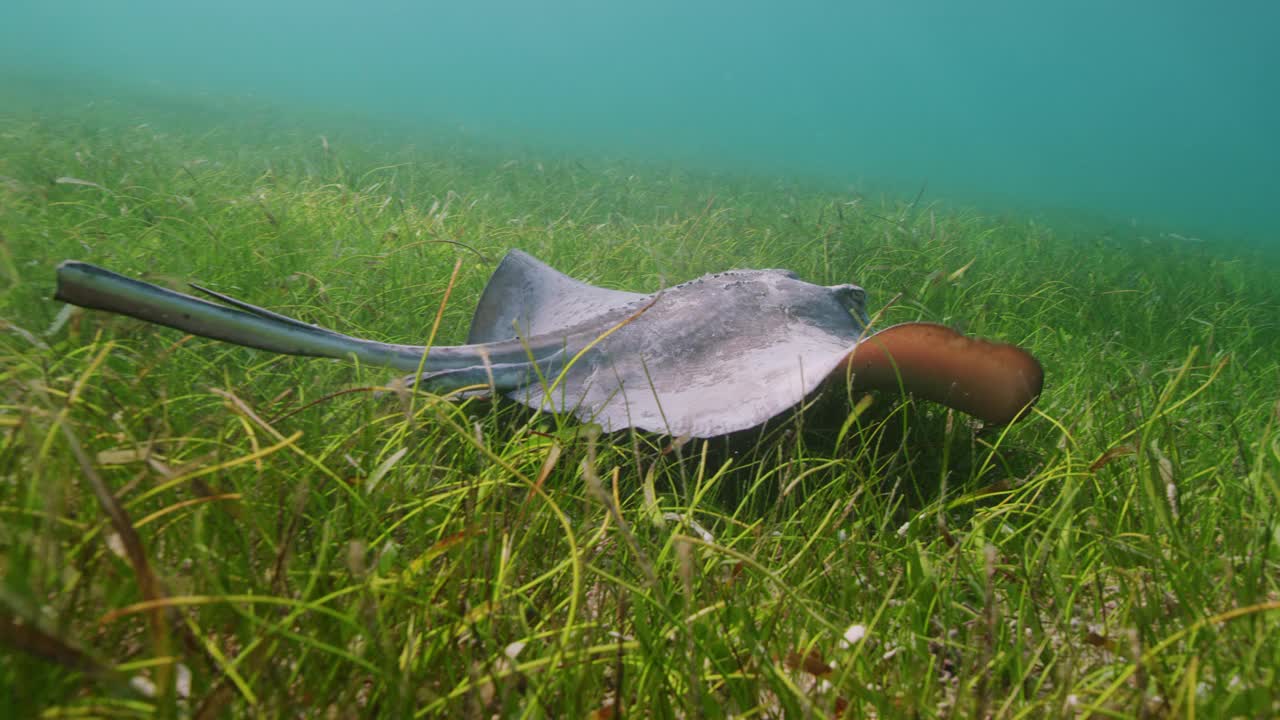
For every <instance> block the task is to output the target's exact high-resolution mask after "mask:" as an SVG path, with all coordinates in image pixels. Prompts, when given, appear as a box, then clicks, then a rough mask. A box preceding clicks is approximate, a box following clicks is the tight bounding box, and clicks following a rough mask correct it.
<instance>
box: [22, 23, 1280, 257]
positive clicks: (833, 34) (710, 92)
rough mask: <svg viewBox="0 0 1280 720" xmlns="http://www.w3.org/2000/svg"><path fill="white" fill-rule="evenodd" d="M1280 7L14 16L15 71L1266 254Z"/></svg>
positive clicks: (1278, 106)
mask: <svg viewBox="0 0 1280 720" xmlns="http://www.w3.org/2000/svg"><path fill="white" fill-rule="evenodd" d="M1277 7H1278V6H1276V5H1275V4H1274V3H1268V2H1262V1H1260V0H1256V1H1255V0H1248V1H1245V2H1234V3H1228V4H1221V3H1208V2H1190V1H1185V2H1173V3H1169V2H1154V1H1153V0H1139V1H1135V2H1126V3H1111V2H1102V1H1100V0H1086V1H1085V2H1071V3H1066V2H1050V3H1019V2H1012V1H1007V0H977V1H976V2H966V3H961V4H955V3H946V2H939V1H937V0H928V1H921V0H912V1H911V2H905V3H869V2H858V3H825V2H815V1H812V0H805V1H804V2H798V3H757V2H746V3H741V2H725V1H719V0H718V1H715V2H705V3H695V4H690V3H678V2H668V1H666V0H659V1H657V2H645V3H620V2H605V3H595V2H578V1H572V0H549V1H547V2H538V3H517V2H510V1H506V0H479V1H476V2H465V3H458V2H453V3H439V2H427V3H408V2H391V1H388V0H375V1H373V2H362V3H345V2H335V1H334V0H320V1H319V2H316V1H308V2H297V1H296V0H277V1H275V2H257V1H254V2H250V1H248V0H227V1H226V2H219V3H199V4H197V3H170V2H158V1H153V0H140V1H137V2H130V3H99V2H91V1H88V0H72V1H71V2H61V3H47V2H37V1H35V0H11V2H9V3H6V10H5V18H4V21H3V22H2V23H0V68H7V69H10V70H14V69H28V70H29V69H34V68H38V69H39V70H40V71H41V72H44V73H50V74H52V76H54V77H56V76H58V74H59V73H70V72H80V73H83V72H90V73H92V76H93V78H94V82H95V84H96V85H99V86H103V85H106V84H110V83H114V82H120V81H125V82H131V83H151V84H154V85H156V86H159V87H162V88H164V89H165V90H166V91H167V92H170V93H171V94H173V95H175V96H180V95H182V94H184V93H187V94H190V95H192V96H194V95H197V94H201V93H215V94H218V95H222V96H237V97H239V96H245V95H255V96H257V97H259V98H262V99H267V100H270V101H272V102H277V103H281V104H284V105H287V106H293V107H296V108H309V109H313V110H319V111H340V112H347V111H353V110H357V111H360V112H363V113H367V114H369V115H370V116H375V117H382V118H387V119H391V118H395V119H398V120H399V121H402V122H407V123H409V124H419V125H424V124H431V125H436V126H439V125H447V126H450V127H454V128H458V127H465V128H467V129H468V130H469V131H471V132H474V133H476V134H477V135H478V136H479V137H481V138H483V139H485V140H487V141H490V142H519V143H531V144H533V145H536V146H541V147H560V148H563V149H567V150H569V151H571V152H573V153H576V154H584V153H585V154H603V155H615V156H624V157H632V158H645V159H659V160H675V161H677V162H679V163H681V164H683V165H688V166H692V167H700V168H705V169H716V170H726V169H729V170H749V171H753V172H762V173H769V174H778V175H783V176H786V177H789V178H799V179H809V180H815V181H819V182H822V183H825V184H827V185H828V186H829V187H831V188H833V189H847V188H853V189H859V190H864V191H865V190H869V189H883V188H891V189H894V190H896V191H897V192H899V193H900V194H903V195H906V196H908V197H910V196H913V195H914V194H916V193H917V192H919V191H920V190H921V189H924V191H925V193H926V196H927V197H929V198H931V199H935V198H945V199H958V200H961V201H964V202H970V203H974V202H980V203H983V204H985V205H987V206H989V207H998V208H1010V207H1016V208H1022V209H1027V210H1036V211H1044V210H1052V211H1055V212H1056V211H1088V212H1092V213H1100V214H1105V215H1108V216H1112V217H1115V218H1118V219H1120V220H1122V221H1130V220H1132V221H1136V222H1138V223H1139V224H1141V223H1150V224H1153V225H1156V226H1159V227H1162V228H1164V229H1166V230H1170V231H1176V232H1179V233H1180V234H1184V235H1197V234H1202V235H1205V236H1206V237H1207V238H1209V239H1214V238H1220V237H1223V236H1227V235H1236V236H1242V235H1243V236H1248V237H1250V238H1252V239H1253V240H1254V241H1256V242H1268V241H1271V239H1272V238H1274V236H1275V233H1274V228H1275V220H1274V212H1273V210H1272V204H1273V202H1274V198H1275V197H1276V196H1277V194H1278V193H1280V182H1278V180H1277V171H1276V168H1277V167H1280V149H1278V148H1280V144H1278V143H1277V140H1276V133H1275V128H1276V127H1280V100H1278V99H1277V98H1278V97H1280V96H1278V95H1277V93H1276V92H1275V90H1274V78H1275V77H1276V73H1277V70H1280V51H1277V50H1276V48H1275V44H1274V41H1273V40H1274V38H1273V32H1274V28H1275V27H1276V26H1277V21H1278V20H1280V10H1277ZM49 92H50V93H51V94H54V93H57V92H59V90H58V89H57V88H54V87H51V88H50V90H49Z"/></svg>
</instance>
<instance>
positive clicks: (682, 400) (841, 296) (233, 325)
mask: <svg viewBox="0 0 1280 720" xmlns="http://www.w3.org/2000/svg"><path fill="white" fill-rule="evenodd" d="M192 287H194V288H195V289H197V290H199V291H200V292H203V293H204V294H205V295H208V296H210V297H212V298H213V299H215V300H217V301H219V302H210V301H209V300H205V299H202V298H197V297H193V296H191V295H187V294H185V293H180V292H175V291H173V290H169V289H166V288H162V287H158V286H156V285H152V284H151V283H147V282H143V281H141V280H135V279H133V278H128V277H125V276H123V275H119V274H117V273H114V272H111V271H109V270H105V269H103V268H100V267H97V266H94V265H90V264H87V263H82V262H76V261H71V260H68V261H66V262H64V263H62V264H61V265H60V266H59V267H58V291H57V294H56V298H57V299H59V300H64V301H66V302H69V303H73V304H76V305H80V306H83V307H88V308H95V309H98V310H106V311H108V312H113V313H119V314H122V315H129V316H132V317H136V318H139V319H142V320H146V321H148V322H153V323H158V324H161V325H166V326H168V327H172V328H177V329H179V330H182V331H184V332H189V333H193V334H196V335H201V336H204V337H208V338H213V339H216V340H224V341H227V342H232V343H236V344H238V345H244V346H247V347H253V348H258V349H261V350H267V351H271V352H277V353H285V354H290V355H308V356H315V357H331V358H345V359H349V358H356V359H358V360H360V361H361V362H364V363H368V364H373V365H381V366H386V367H392V368H396V369H399V370H402V371H406V372H412V373H414V375H413V376H411V379H412V381H413V382H414V383H415V384H417V385H418V386H419V387H424V388H427V389H429V390H435V391H440V392H445V391H455V390H460V389H464V388H471V389H475V388H476V387H486V386H487V387H488V388H490V389H491V390H493V391H496V392H501V393H505V394H506V395H507V396H508V397H510V398H512V399H513V400H516V401H517V402H521V403H524V404H526V405H528V406H530V407H533V408H535V409H538V410H545V411H550V412H556V413H573V414H574V415H575V416H577V417H578V418H580V419H582V420H584V421H587V422H595V423H599V424H600V425H601V426H603V427H604V429H605V430H608V431H616V430H623V429H626V428H632V427H634V428H640V429H642V430H648V431H652V432H659V433H668V434H671V435H677V436H686V437H714V436H717V435H724V434H727V433H731V432H735V431H738V430H745V429H748V428H753V427H755V426H757V425H760V424H761V423H764V422H765V421H766V420H769V419H770V418H773V417H775V416H777V415H780V414H782V413H784V412H786V411H788V410H790V409H791V408H793V407H795V406H797V405H798V404H800V403H801V402H802V401H803V400H804V398H805V396H807V395H809V394H810V393H811V392H813V391H814V390H815V389H816V388H817V387H818V385H820V384H821V383H822V382H823V381H824V380H826V379H827V378H828V377H831V376H833V375H837V374H843V373H849V374H850V376H851V377H854V379H855V383H854V387H855V388H858V389H877V390H889V391H895V390H896V391H900V392H907V393H912V394H915V395H918V396H920V397H923V398H926V399H929V400H932V401H934V402H939V403H942V404H944V405H947V406H949V407H953V408H955V409H958V410H960V411H962V412H966V413H970V414H972V415H975V416H976V417H980V418H983V419H984V420H987V421H989V422H995V423H1008V422H1013V421H1014V420H1016V419H1017V418H1019V417H1021V416H1023V415H1024V414H1025V412H1026V411H1027V410H1028V409H1029V408H1030V406H1031V404H1032V403H1034V402H1035V399H1036V398H1037V397H1038V396H1039V393H1040V389H1041V387H1042V385H1043V380H1044V377H1043V371H1042V369H1041V368H1040V364H1039V362H1038V361H1037V360H1036V359H1035V358H1034V357H1033V356H1032V355H1030V354H1029V353H1027V352H1025V351H1023V350H1022V349H1020V348H1017V347H1015V346H1012V345H1006V344H1003V343H994V342H990V341H986V340H982V339H980V338H965V337H963V336H961V335H960V334H959V333H957V332H955V331H954V330H951V329H949V328H945V327H943V326H940V325H933V324H930V323H904V324H902V325H897V326H894V327H891V328H887V329H885V330H882V331H880V332H878V333H875V334H869V333H868V331H867V325H868V318H867V311H866V294H865V293H864V292H863V290H862V288H859V287H857V286H855V285H836V286H832V287H824V286H821V285H814V284H812V283H807V282H804V281H803V280H800V279H799V278H798V277H797V276H796V275H795V274H794V273H792V272H789V271H786V270H731V271H728V272H722V273H716V274H713V275H706V276H703V277H700V278H698V279H696V280H692V281H690V282H686V283H683V284H680V285H676V286H675V287H671V288H666V289H664V290H661V291H659V292H657V293H654V294H648V295H646V294H640V293H631V292H623V291H618V290H609V289H605V288H599V287H594V286H592V285H588V284H586V283H583V282H580V281H578V280H574V279H573V278H570V277H568V276H566V275H564V274H562V273H560V272H557V271H556V270H554V269H552V268H551V267H549V266H547V265H545V264H543V263H541V262H539V261H538V260H535V259H534V258H533V257H531V256H529V255H526V254H525V253H523V252H520V251H518V250H512V251H511V252H510V253H508V254H507V256H506V257H505V258H504V259H503V261H502V263H501V264H500V265H499V266H498V269H497V270H496V271H494V274H493V276H492V277H491V278H490V280H489V284H488V285H487V286H486V288H485V291H484V294H483V295H482V297H481V299H480V303H479V306H478V307H477V308H476V312H475V315H474V317H473V318H472V323H471V330H470V335H469V337H468V343H467V344H466V345H456V346H433V347H422V346H417V345H394V344H388V343H381V342H375V341H372V340H364V339H361V338H355V337H351V336H348V335H343V334H341V333H338V332H335V331H333V330H329V329H326V328H322V327H318V326H315V325H310V324H307V323H304V322H300V321H298V320H294V319H293V318H289V317H285V316H283V315H280V314H277V313H274V312H271V311H270V310H265V309H263V308H259V307H256V306H253V305H250V304H248V303H245V302H242V301H240V300H236V299H234V298H230V297H227V296H225V295H222V294H219V293H216V292H213V291H211V290H206V289H204V288H201V287H199V286H195V285H193V286H192Z"/></svg>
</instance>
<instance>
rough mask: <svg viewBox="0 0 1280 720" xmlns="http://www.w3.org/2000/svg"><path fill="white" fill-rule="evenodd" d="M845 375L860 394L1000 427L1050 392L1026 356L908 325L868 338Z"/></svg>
mask: <svg viewBox="0 0 1280 720" xmlns="http://www.w3.org/2000/svg"><path fill="white" fill-rule="evenodd" d="M845 369H846V370H848V371H850V372H851V374H852V379H853V386H854V388H855V389H858V390H885V391H891V392H897V391H901V390H905V391H906V392H908V393H911V394H912V395H916V396H918V397H922V398H924V399H926V400H931V401H933V402H936V403H940V404H942V405H946V406H947V407H950V408H955V409H956V410H959V411H961V412H965V413H968V414H970V415H973V416H975V417H978V418H980V419H982V420H984V421H986V422H989V423H994V424H998V425H1003V424H1007V423H1011V422H1014V421H1016V420H1018V419H1020V418H1021V417H1023V416H1024V415H1025V414H1026V413H1027V411H1028V410H1030V408H1031V406H1032V405H1033V404H1035V401H1036V399H1037V398H1039V397H1040V390H1041V389H1042V388H1043V387H1044V370H1043V369H1041V367H1040V362H1039V361H1037V360H1036V359H1035V357H1034V356H1033V355H1031V353H1028V352H1027V351H1026V350H1023V349H1022V348H1020V347H1017V346H1014V345H1008V344H1005V343H996V342H991V341H989V340H983V339H981V338H969V337H965V336H964V335H961V334H960V333H958V332H956V331H955V330H952V329H951V328H949V327H947V326H945V325H937V324H934V323H904V324H902V325H895V326H893V327H890V328H886V329H885V330H882V331H880V332H878V333H876V334H875V335H872V336H871V337H868V338H866V339H865V340H863V341H862V342H860V343H858V346H857V348H856V349H855V350H854V351H853V352H852V353H850V354H849V356H848V357H847V358H846V359H845Z"/></svg>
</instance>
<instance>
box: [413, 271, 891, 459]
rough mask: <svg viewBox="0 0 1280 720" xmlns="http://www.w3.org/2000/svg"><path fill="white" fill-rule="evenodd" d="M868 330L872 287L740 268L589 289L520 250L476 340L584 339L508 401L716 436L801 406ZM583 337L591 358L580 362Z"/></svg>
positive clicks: (498, 278)
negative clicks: (651, 284)
mask: <svg viewBox="0 0 1280 720" xmlns="http://www.w3.org/2000/svg"><path fill="white" fill-rule="evenodd" d="M866 325H867V314H866V308H865V293H864V292H863V291H862V289H861V288H858V287H856V286H854V285H839V286H834V287H823V286H820V285H814V284H811V283H807V282H804V281H802V280H800V279H799V278H798V277H796V275H795V274H794V273H792V272H790V271H787V270H732V271H728V272H721V273H716V274H713V275H706V276H703V277H700V278H698V279H696V280H692V281H689V282H687V283H683V284H681V285H677V286H675V287H671V288H667V289H665V290H663V291H661V292H659V293H656V294H653V295H642V294H638V293H630V292H623V291H617V290H608V289H605V288H599V287H595V286H592V285H588V284H586V283H583V282H579V281H577V280H574V279H573V278H570V277H568V276H566V275H564V274H562V273H560V272H558V271H556V270H554V269H552V268H551V267H549V266H547V265H545V264H544V263H542V262H539V261H538V260H536V259H534V258H533V257H531V256H529V255H527V254H525V253H523V252H519V251H512V252H511V253H509V254H508V255H507V256H506V258H505V259H504V260H503V261H502V263H501V265H500V266H499V267H498V269H497V270H496V271H495V272H494V274H493V277H492V278H491V279H490V280H489V284H488V286H487V287H486V288H485V291H484V294H483V295H482V297H481V300H480V304H479V306H478V307H477V309H476V313H475V316H474V318H473V321H472V325H471V332H470V334H469V336H468V338H467V341H468V343H470V344H482V343H497V342H502V341H509V340H511V339H515V338H565V339H566V340H569V339H576V342H573V343H572V344H568V343H566V345H565V346H564V352H563V353H562V354H561V355H560V356H559V357H557V358H555V360H553V361H552V362H549V363H544V364H542V365H539V366H538V370H540V371H542V375H543V376H542V377H534V376H526V377H525V378H523V381H519V380H517V381H516V382H515V383H514V384H515V385H516V388H515V389H513V390H509V391H508V392H507V396H508V397H510V398H511V399H513V400H516V401H517V402H521V403H523V404H525V405H528V406H530V407H534V408H539V409H543V410H550V411H552V412H557V413H565V412H572V413H574V414H575V415H576V416H577V417H578V418H580V419H582V420H584V421H589V422H595V423H598V424H600V425H601V426H602V427H604V429H606V430H618V429H622V428H626V427H637V428H641V429H643V430H650V431H654V432H663V433H670V434H673V435H682V436H690V437H714V436H717V435H724V434H727V433H730V432H734V431H737V430H745V429H747V428H751V427H755V426H757V425H760V424H761V423H763V422H764V421H766V420H768V419H769V418H772V417H774V416H775V415H778V414H779V413H782V412H784V411H786V410H788V409H790V408H792V407H794V406H796V405H797V404H799V403H800V402H801V401H802V400H803V399H804V397H805V396H806V395H808V394H809V393H810V392H812V391H813V390H814V389H815V388H816V387H817V386H818V384H819V383H821V382H822V381H823V380H824V379H825V378H826V377H827V376H828V375H829V374H830V373H831V372H832V371H833V370H834V369H835V368H836V366H837V365H838V364H839V363H840V362H841V361H842V360H843V359H844V358H845V357H846V356H847V355H848V354H849V352H850V351H851V350H852V349H853V347H854V346H855V345H856V344H857V342H858V340H859V338H860V337H862V336H863V334H864V333H865V329H866ZM610 331H612V332H610ZM605 333H608V334H607V335H605ZM583 341H586V343H587V345H589V349H586V351H585V352H583V353H582V354H581V356H580V357H578V358H577V359H576V361H573V362H572V363H570V360H571V359H572V356H573V355H576V354H577V353H579V352H580V351H582V350H583V349H584V348H586V347H587V345H583V344H582V342H583ZM592 343H594V344H592ZM536 354H539V353H538V351H537V350H535V355H536ZM532 369H533V368H532V366H530V367H529V368H528V369H527V370H526V371H525V372H529V371H530V370H532ZM428 380H429V378H428ZM503 384H506V383H503Z"/></svg>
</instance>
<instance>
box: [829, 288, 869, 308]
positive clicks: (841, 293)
mask: <svg viewBox="0 0 1280 720" xmlns="http://www.w3.org/2000/svg"><path fill="white" fill-rule="evenodd" d="M831 289H832V290H833V291H835V294H836V299H838V300H839V301H840V304H841V305H844V306H845V308H846V309H847V310H850V311H851V312H854V313H857V314H862V313H863V312H865V310H866V307H867V291H866V290H863V289H862V288H860V287H858V286H857V285H835V286H832V288H831Z"/></svg>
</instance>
